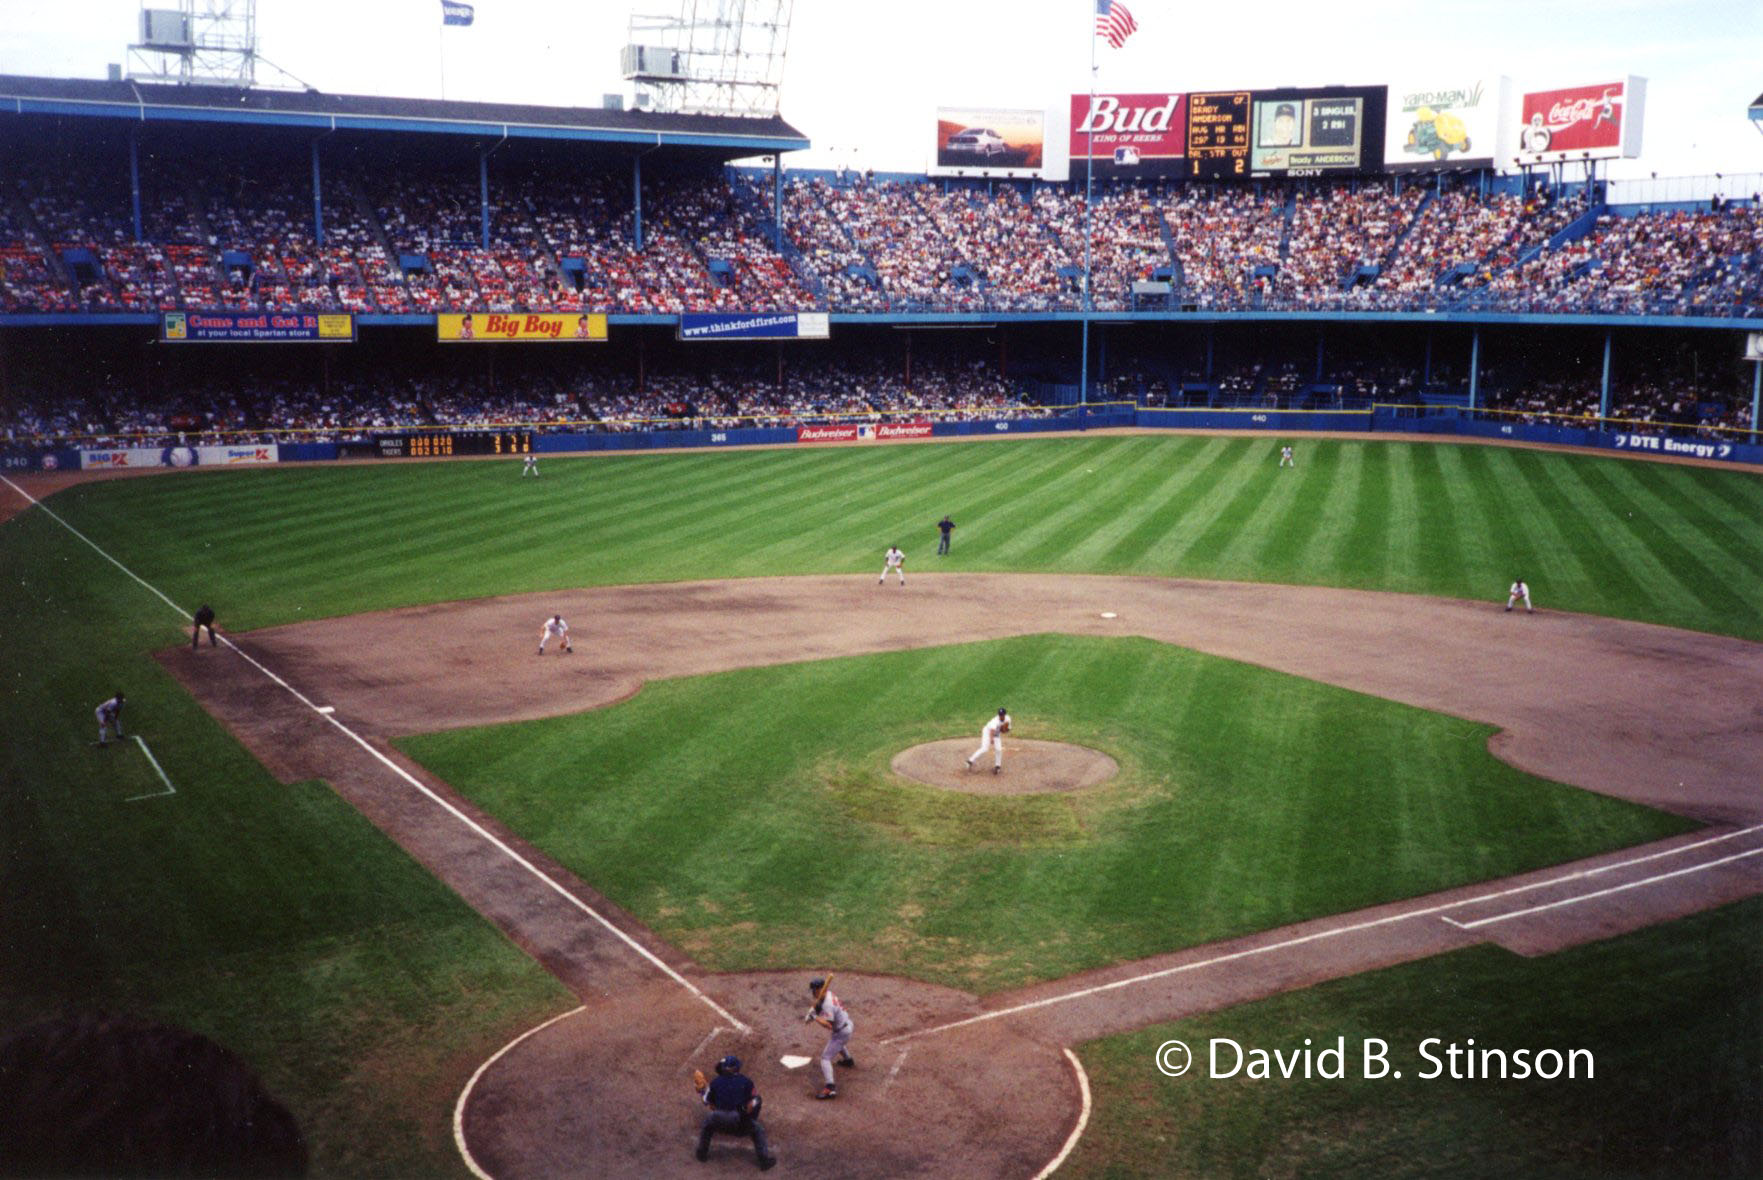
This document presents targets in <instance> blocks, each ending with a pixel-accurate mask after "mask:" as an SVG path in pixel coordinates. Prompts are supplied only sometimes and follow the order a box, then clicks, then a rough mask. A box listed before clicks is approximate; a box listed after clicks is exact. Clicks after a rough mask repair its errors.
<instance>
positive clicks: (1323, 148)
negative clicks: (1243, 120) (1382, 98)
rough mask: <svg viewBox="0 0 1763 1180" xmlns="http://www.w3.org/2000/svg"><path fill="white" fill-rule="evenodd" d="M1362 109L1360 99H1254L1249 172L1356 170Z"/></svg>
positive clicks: (1353, 97) (1358, 160) (1361, 127)
mask: <svg viewBox="0 0 1763 1180" xmlns="http://www.w3.org/2000/svg"><path fill="white" fill-rule="evenodd" d="M1363 107H1364V100H1363V99H1362V98H1359V97H1357V96H1338V97H1336V96H1329V97H1318V98H1300V97H1292V98H1285V97H1277V96H1276V97H1272V98H1267V99H1260V98H1257V100H1256V101H1255V103H1254V107H1253V116H1252V117H1253V124H1252V131H1251V142H1252V143H1253V144H1254V150H1253V153H1252V158H1251V161H1250V166H1251V168H1253V170H1254V171H1256V172H1284V171H1288V170H1291V169H1322V168H1357V167H1358V166H1359V163H1360V141H1361V135H1362V131H1363V124H1364V109H1363Z"/></svg>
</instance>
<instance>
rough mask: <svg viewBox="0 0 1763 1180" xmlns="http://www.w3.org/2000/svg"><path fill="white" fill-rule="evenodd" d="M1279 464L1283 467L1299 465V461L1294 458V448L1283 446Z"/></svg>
mask: <svg viewBox="0 0 1763 1180" xmlns="http://www.w3.org/2000/svg"><path fill="white" fill-rule="evenodd" d="M1279 465H1280V466H1281V467H1296V466H1297V465H1298V463H1297V461H1296V460H1295V459H1293V458H1292V448H1290V447H1281V448H1280V449H1279Z"/></svg>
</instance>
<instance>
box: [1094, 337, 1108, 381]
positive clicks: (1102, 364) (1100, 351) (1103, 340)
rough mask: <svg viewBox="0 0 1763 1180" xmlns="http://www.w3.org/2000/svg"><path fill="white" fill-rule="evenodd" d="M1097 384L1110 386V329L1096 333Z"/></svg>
mask: <svg viewBox="0 0 1763 1180" xmlns="http://www.w3.org/2000/svg"><path fill="white" fill-rule="evenodd" d="M1096 384H1098V385H1106V384H1108V327H1107V325H1106V324H1104V325H1103V326H1102V327H1101V328H1100V329H1099V330H1098V331H1097V332H1096Z"/></svg>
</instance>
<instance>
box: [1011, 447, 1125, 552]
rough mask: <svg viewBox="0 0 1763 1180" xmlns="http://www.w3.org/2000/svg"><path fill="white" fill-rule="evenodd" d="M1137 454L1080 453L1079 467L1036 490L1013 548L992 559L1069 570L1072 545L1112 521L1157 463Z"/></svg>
mask: <svg viewBox="0 0 1763 1180" xmlns="http://www.w3.org/2000/svg"><path fill="white" fill-rule="evenodd" d="M1133 450H1134V448H1126V449H1125V451H1124V453H1122V452H1119V451H1115V450H1114V449H1113V448H1107V449H1106V450H1104V448H1101V447H1098V446H1096V445H1095V443H1094V442H1091V443H1090V445H1086V446H1084V447H1082V448H1081V449H1078V450H1077V451H1076V453H1075V455H1074V457H1075V458H1076V459H1077V460H1078V461H1077V462H1075V463H1073V464H1072V465H1071V466H1070V467H1069V468H1067V469H1066V470H1065V471H1064V472H1063V473H1061V475H1060V476H1059V477H1058V478H1057V479H1054V480H1049V481H1046V482H1044V483H1042V484H1040V485H1039V486H1038V487H1036V488H1035V490H1034V492H1033V493H1032V498H1031V499H1030V501H1029V503H1028V504H1027V505H1026V511H1025V512H1024V513H1023V514H1022V518H1021V519H1020V521H1019V522H1018V527H1016V528H1015V529H1014V530H1013V531H1012V535H1011V537H1010V541H1009V544H1008V545H1007V546H1005V547H1004V548H1002V549H1000V550H998V551H997V552H996V553H995V554H994V555H993V556H994V558H995V560H998V561H1008V562H1011V563H1013V564H1014V563H1020V564H1023V565H1040V566H1047V567H1051V568H1062V567H1067V566H1068V564H1069V559H1070V548H1071V545H1070V542H1072V541H1075V540H1076V539H1078V538H1080V537H1083V536H1087V535H1088V534H1089V533H1090V532H1091V531H1093V529H1094V527H1095V522H1096V521H1097V520H1099V519H1105V518H1106V517H1107V516H1109V515H1110V514H1111V513H1112V512H1113V510H1114V508H1115V506H1116V505H1117V504H1119V503H1120V502H1122V501H1123V500H1124V498H1125V489H1127V488H1130V487H1132V486H1134V485H1135V484H1136V483H1138V482H1139V480H1140V478H1141V477H1142V476H1143V475H1144V474H1145V473H1146V471H1147V470H1148V468H1150V467H1151V465H1152V464H1153V463H1154V462H1155V460H1156V456H1155V455H1152V454H1146V453H1143V452H1142V451H1141V452H1140V453H1138V454H1134V453H1133ZM1105 453H1106V454H1107V456H1108V457H1107V459H1106V460H1104V458H1103V457H1102V456H1103V455H1104V454H1105Z"/></svg>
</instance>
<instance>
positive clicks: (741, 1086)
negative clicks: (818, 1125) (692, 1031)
mask: <svg viewBox="0 0 1763 1180" xmlns="http://www.w3.org/2000/svg"><path fill="white" fill-rule="evenodd" d="M692 1086H693V1087H694V1088H695V1089H696V1090H697V1091H698V1096H699V1097H700V1098H702V1099H703V1100H704V1105H705V1106H708V1107H709V1108H710V1113H708V1114H706V1115H705V1116H704V1125H703V1126H702V1127H700V1128H699V1129H698V1150H697V1151H696V1152H695V1153H694V1154H696V1155H697V1157H698V1161H699V1162H700V1163H702V1162H703V1161H705V1160H707V1159H709V1158H710V1137H711V1136H712V1135H717V1134H722V1135H745V1136H747V1137H748V1138H750V1139H751V1140H753V1153H754V1154H755V1155H756V1156H757V1157H758V1159H759V1170H760V1171H762V1172H768V1171H770V1170H771V1169H772V1167H773V1166H775V1165H776V1163H777V1156H775V1155H773V1154H771V1148H770V1146H769V1145H768V1144H767V1143H766V1142H765V1127H764V1126H763V1125H762V1124H761V1123H760V1122H759V1109H760V1107H761V1106H762V1105H763V1101H762V1100H761V1099H760V1097H759V1091H758V1090H756V1089H754V1088H753V1082H752V1080H751V1079H750V1078H748V1077H747V1075H746V1074H744V1073H742V1072H741V1059H740V1058H739V1057H736V1056H734V1055H733V1054H732V1053H731V1054H730V1055H729V1056H727V1057H724V1058H723V1059H722V1060H721V1061H718V1062H717V1063H716V1077H715V1078H706V1077H705V1076H704V1071H703V1070H701V1069H694V1070H693V1071H692Z"/></svg>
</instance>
